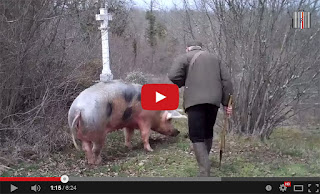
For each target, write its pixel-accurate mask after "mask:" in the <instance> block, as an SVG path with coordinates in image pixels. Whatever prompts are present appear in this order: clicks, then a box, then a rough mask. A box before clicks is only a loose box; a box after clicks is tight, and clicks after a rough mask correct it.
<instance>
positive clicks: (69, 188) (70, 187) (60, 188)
mask: <svg viewBox="0 0 320 194" xmlns="http://www.w3.org/2000/svg"><path fill="white" fill-rule="evenodd" d="M50 189H51V191H75V190H77V186H76V185H51V186H50Z"/></svg>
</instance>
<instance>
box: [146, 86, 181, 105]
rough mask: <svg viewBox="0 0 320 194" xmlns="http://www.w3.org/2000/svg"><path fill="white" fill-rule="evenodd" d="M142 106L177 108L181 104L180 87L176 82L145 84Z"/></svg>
mask: <svg viewBox="0 0 320 194" xmlns="http://www.w3.org/2000/svg"><path fill="white" fill-rule="evenodd" d="M141 106H142V108H143V109H145V110H175V109H177V108H178V106H179V88H178V86H177V85H174V84H145V85H143V86H142V88H141Z"/></svg>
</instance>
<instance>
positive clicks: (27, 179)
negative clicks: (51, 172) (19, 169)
mask: <svg viewBox="0 0 320 194" xmlns="http://www.w3.org/2000/svg"><path fill="white" fill-rule="evenodd" d="M60 179H61V178H60V177H0V181H58V182H60V181H61V180H60Z"/></svg>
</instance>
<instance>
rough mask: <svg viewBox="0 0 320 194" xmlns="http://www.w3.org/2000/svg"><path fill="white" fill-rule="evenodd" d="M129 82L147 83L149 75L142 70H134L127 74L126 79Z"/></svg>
mask: <svg viewBox="0 0 320 194" xmlns="http://www.w3.org/2000/svg"><path fill="white" fill-rule="evenodd" d="M125 80H126V81H127V82H130V83H135V84H141V85H144V84H147V83H148V81H147V76H146V75H145V74H144V73H142V72H140V71H133V72H130V73H128V74H127V76H126V79H125Z"/></svg>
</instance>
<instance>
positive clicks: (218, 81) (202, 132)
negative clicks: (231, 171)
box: [168, 41, 233, 176]
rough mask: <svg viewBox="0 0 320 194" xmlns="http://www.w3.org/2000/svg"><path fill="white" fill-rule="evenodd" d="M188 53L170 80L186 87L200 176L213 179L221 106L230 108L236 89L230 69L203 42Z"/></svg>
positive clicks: (185, 99) (176, 63) (191, 46)
mask: <svg viewBox="0 0 320 194" xmlns="http://www.w3.org/2000/svg"><path fill="white" fill-rule="evenodd" d="M186 52H187V53H185V54H182V55H180V56H178V57H177V58H176V59H175V60H174V63H173V66H172V67H171V70H170V71H169V75H168V77H169V79H170V80H171V81H172V82H173V83H174V84H176V85H178V87H179V88H180V87H182V86H185V90H184V96H183V108H184V110H185V111H186V113H187V115H188V127H189V138H190V140H191V142H192V145H193V150H194V153H195V156H196V160H197V162H198V166H199V176H210V167H211V164H210V160H209V153H210V150H211V147H212V139H213V126H214V124H215V122H216V117H217V113H218V110H219V107H220V104H222V105H223V106H224V107H225V108H226V107H227V106H228V101H229V98H230V95H232V93H233V86H232V83H231V80H230V75H229V72H228V70H227V68H226V66H224V65H223V64H222V63H221V61H220V60H219V59H218V58H217V57H216V56H214V55H213V54H210V53H209V52H207V51H203V50H202V43H201V42H199V41H191V42H189V43H188V44H187V50H186ZM229 113H230V110H229Z"/></svg>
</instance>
